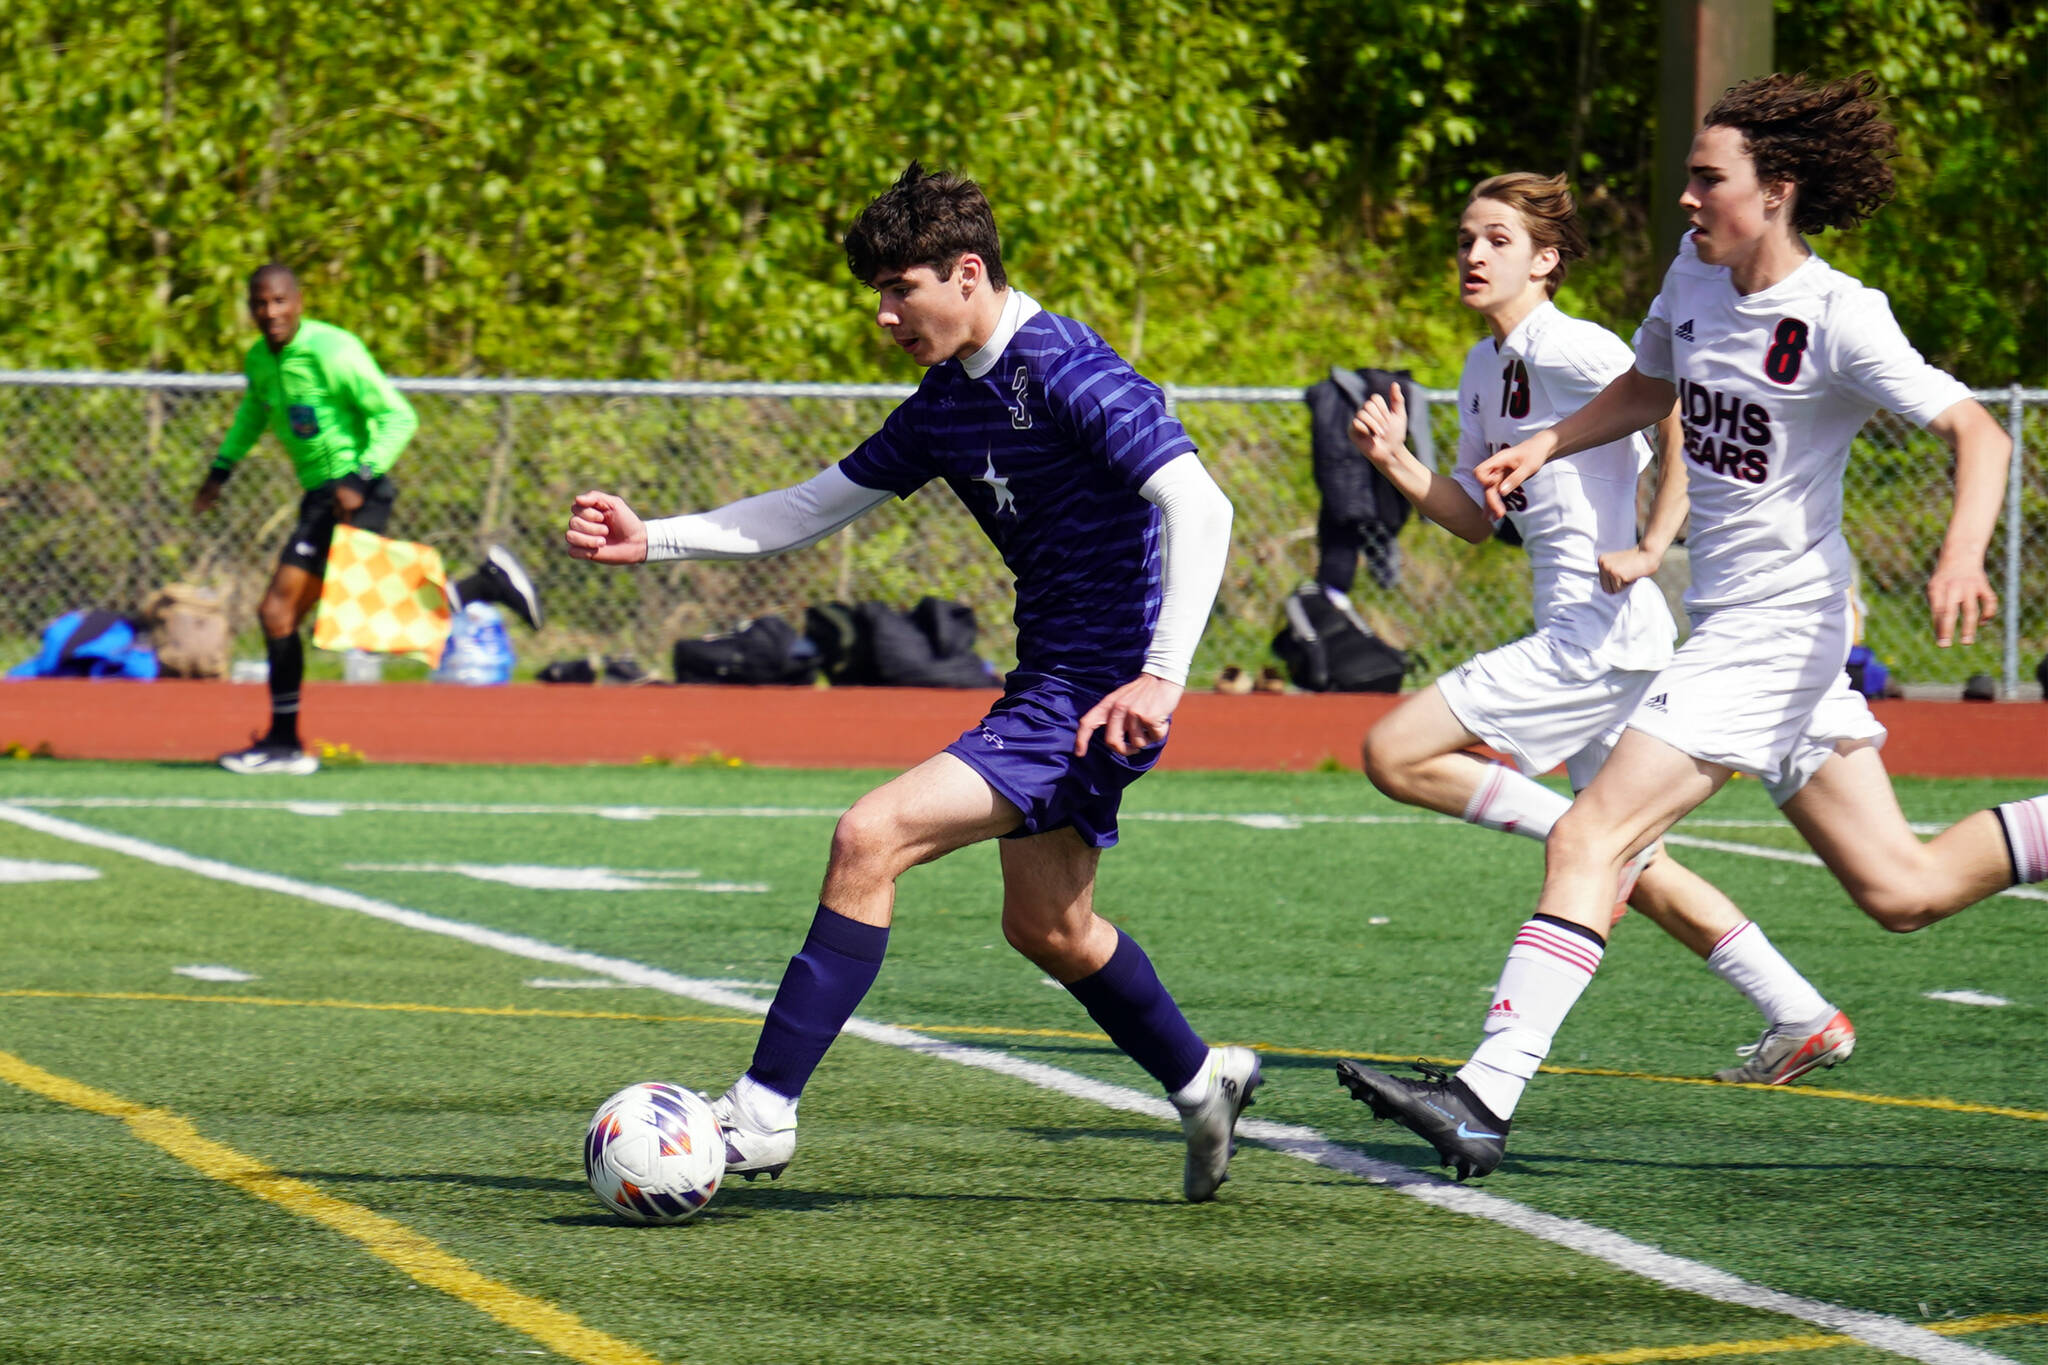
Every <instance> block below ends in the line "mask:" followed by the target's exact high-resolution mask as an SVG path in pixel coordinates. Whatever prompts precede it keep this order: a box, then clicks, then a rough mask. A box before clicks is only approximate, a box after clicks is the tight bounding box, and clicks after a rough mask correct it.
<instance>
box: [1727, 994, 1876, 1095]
mask: <svg viewBox="0 0 2048 1365" xmlns="http://www.w3.org/2000/svg"><path fill="white" fill-rule="evenodd" d="M1855 1050H1856V1026H1855V1025H1853V1024H1851V1023H1850V1022H1849V1016H1848V1015H1846V1014H1844V1013H1842V1012H1841V1011H1840V1010H1836V1011H1835V1012H1834V1013H1832V1014H1825V1015H1822V1016H1821V1017H1820V1018H1818V1019H1812V1020H1809V1021H1807V1022H1806V1023H1804V1024H1780V1025H1778V1026H1777V1027H1775V1028H1768V1029H1765V1030H1764V1032H1763V1036H1762V1037H1760V1038H1758V1039H1757V1040H1756V1041H1755V1042H1754V1043H1751V1044H1749V1045H1748V1046H1746V1047H1739V1048H1737V1049H1735V1055H1736V1056H1738V1057H1742V1058H1745V1059H1746V1060H1744V1062H1743V1063H1742V1065H1741V1066H1731V1067H1729V1068H1728V1069H1727V1070H1725V1071H1716V1072H1715V1073H1714V1079H1715V1080H1717V1081H1729V1082H1732V1083H1734V1084H1737V1085H1790V1084H1791V1083H1792V1082H1794V1081H1796V1080H1798V1079H1799V1078H1800V1077H1801V1076H1804V1075H1805V1074H1806V1073H1807V1072H1809V1071H1813V1070H1816V1069H1818V1068H1820V1067H1825V1066H1833V1065H1835V1063H1837V1062H1840V1061H1845V1060H1847V1058H1848V1056H1849V1054H1850V1053H1852V1052H1854V1051H1855Z"/></svg>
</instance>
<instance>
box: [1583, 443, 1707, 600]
mask: <svg viewBox="0 0 2048 1365" xmlns="http://www.w3.org/2000/svg"><path fill="white" fill-rule="evenodd" d="M1657 450H1658V461H1657V470H1658V483H1657V496H1656V497H1654V498H1653V499H1651V501H1650V519H1649V521H1648V522H1646V523H1645V524H1644V526H1643V538H1642V539H1641V540H1640V541H1638V542H1636V544H1635V545H1634V546H1632V547H1631V548H1629V549H1626V550H1610V551H1609V552H1608V553H1606V554H1604V555H1601V556H1600V586H1601V587H1603V588H1605V589H1606V590H1607V591H1609V592H1621V591H1623V590H1625V589H1626V588H1627V587H1628V586H1629V585H1630V584H1632V583H1634V582H1635V581H1636V580H1637V579H1640V578H1648V577H1649V576H1650V575H1652V574H1654V573H1656V572H1657V570H1658V569H1660V568H1662V567H1663V566H1664V552H1665V551H1666V550H1668V549H1670V548H1671V542H1672V541H1674V540H1676V539H1678V533H1679V531H1681V530H1682V529H1684V527H1685V518H1686V514H1687V513H1688V512H1690V511H1691V510H1692V499H1691V498H1690V497H1689V496H1687V493H1686V478H1687V474H1686V468H1685V431H1684V428H1683V427H1681V426H1680V425H1679V421H1678V410H1677V409H1676V408H1673V409H1672V410H1671V411H1670V412H1667V413H1665V414H1664V420H1663V421H1661V422H1659V423H1657Z"/></svg>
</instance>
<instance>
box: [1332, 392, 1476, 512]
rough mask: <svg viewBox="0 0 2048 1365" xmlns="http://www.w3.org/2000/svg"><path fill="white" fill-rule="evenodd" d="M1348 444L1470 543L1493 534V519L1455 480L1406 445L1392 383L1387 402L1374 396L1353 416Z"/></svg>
mask: <svg viewBox="0 0 2048 1365" xmlns="http://www.w3.org/2000/svg"><path fill="white" fill-rule="evenodd" d="M1351 444H1352V445H1354V446H1356V447H1357V448H1358V453H1359V454H1361V455H1363V456H1365V458H1366V459H1368V460H1371V461H1372V464H1373V468H1375V469H1377V470H1379V471H1380V473H1382V474H1384V475H1386V477H1387V482H1388V483H1391V484H1392V485H1394V487H1395V488H1396V489H1398V490H1400V493H1401V496H1402V497H1404V498H1406V499H1408V501H1409V502H1411V503H1413V504H1414V505H1415V510H1416V511H1418V512H1420V513H1422V515H1423V516H1425V517H1428V518H1429V519H1430V520H1431V521H1433V522H1435V523H1436V524H1437V525H1439V526H1441V527H1443V528H1444V529H1445V530H1446V531H1449V532H1451V533H1452V534H1453V535H1455V536H1458V537H1460V538H1462V539H1464V540H1469V541H1471V542H1472V543H1473V544H1475V545H1477V544H1478V543H1479V542H1481V541H1483V540H1488V539H1491V538H1492V536H1493V518H1492V517H1489V516H1487V515H1486V509H1485V508H1484V507H1481V506H1480V505H1479V504H1478V503H1476V502H1474V501H1472V497H1471V495H1470V494H1468V493H1467V492H1466V491H1465V490H1464V489H1462V488H1460V487H1459V486H1458V484H1457V482H1456V481H1455V480H1452V479H1447V478H1444V477H1443V476H1442V475H1440V474H1438V473H1437V472H1436V471H1435V470H1433V469H1431V468H1430V467H1429V466H1428V465H1426V464H1424V463H1423V462H1422V461H1421V460H1418V459H1417V458H1415V452H1413V451H1411V450H1410V449H1408V400H1407V399H1406V398H1404V397H1402V395H1401V386H1400V385H1399V384H1396V385H1394V400H1393V402H1392V403H1389V402H1388V401H1387V400H1386V399H1384V398H1381V397H1380V396H1379V395H1378V394H1373V395H1372V396H1371V397H1369V398H1367V399H1366V400H1365V402H1364V404H1362V405H1361V406H1360V407H1359V409H1358V411H1357V412H1356V413H1354V414H1353V415H1352V418H1351Z"/></svg>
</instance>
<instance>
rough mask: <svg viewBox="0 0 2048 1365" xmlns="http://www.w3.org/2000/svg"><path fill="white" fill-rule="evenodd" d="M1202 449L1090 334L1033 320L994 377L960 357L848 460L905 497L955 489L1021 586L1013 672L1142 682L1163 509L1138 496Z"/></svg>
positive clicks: (873, 482)
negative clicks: (939, 484) (933, 488)
mask: <svg viewBox="0 0 2048 1365" xmlns="http://www.w3.org/2000/svg"><path fill="white" fill-rule="evenodd" d="M1194 448H1195V443H1194V442H1193V441H1192V440H1190V439H1189V438H1188V434H1187V432H1186V431H1185V430H1184V429H1183V428H1182V427H1181V424H1180V423H1179V422H1178V421H1177V420H1175V419H1174V418H1173V417H1172V416H1171V415H1169V414H1168V413H1167V411H1166V401H1165V396H1164V395H1163V394H1162V393H1161V392H1160V391H1159V387H1158V386H1157V385H1156V384H1154V383H1152V382H1151V381H1150V380H1148V379H1146V378H1145V377H1144V376H1142V375H1140V374H1139V373H1138V372H1137V371H1136V370H1134V369H1132V368H1131V366H1130V363H1129V362H1128V361H1126V360H1125V359H1124V358H1123V357H1122V356H1120V355H1118V354H1117V353H1116V352H1115V351H1113V350H1111V349H1110V346H1109V343H1107V342H1105V341H1104V340H1103V339H1102V338H1101V337H1099V336H1097V335H1096V334H1095V333H1094V331H1093V330H1091V329H1090V328H1088V327H1086V326H1084V325H1083V324H1081V323H1078V322H1075V321H1074V320H1073V319H1071V318H1064V317H1060V316H1058V315H1057V314H1054V313H1047V312H1040V313H1037V314H1035V315H1033V316H1032V317H1031V318H1030V319H1029V320H1028V321H1026V322H1025V323H1024V324H1023V325H1022V326H1021V327H1019V328H1018V329H1017V332H1016V334H1015V335H1014V336H1012V337H1011V338H1010V342H1009V344H1008V345H1007V346H1006V347H1004V349H1003V352H1002V355H1001V356H1000V357H999V358H998V359H997V361H996V363H995V365H994V366H993V367H992V368H990V370H989V371H988V373H987V374H985V375H984V376H982V377H981V378H979V379H976V378H973V377H971V376H970V375H969V374H968V373H967V371H966V369H965V368H964V367H963V366H962V365H961V364H960V362H959V361H957V360H948V361H945V362H944V363H942V364H939V365H934V366H932V367H931V368H930V369H929V370H927V371H925V376H924V380H923V382H922V383H920V384H919V385H918V388H917V392H916V393H915V394H913V395H911V397H910V398H908V399H907V400H905V401H904V402H903V403H902V404H901V405H900V406H899V407H897V409H896V410H895V411H894V412H892V413H890V414H889V416H888V419H887V420H886V421H884V422H883V423H882V429H881V430H880V431H878V432H876V433H875V434H874V435H873V436H871V437H869V438H868V439H867V440H866V441H864V442H862V443H861V445H860V446H859V448H858V449H856V450H855V451H854V452H853V453H852V454H851V455H848V456H847V457H846V458H845V459H844V460H843V461H841V463H840V469H841V470H842V471H843V472H844V473H845V474H846V476H847V477H848V478H850V479H852V480H853V481H854V482H855V483H857V484H860V485H862V486H863V487H866V488H874V489H880V490H886V491H888V492H891V493H894V494H896V495H897V496H898V497H903V498H907V497H909V496H910V495H911V494H912V493H914V492H916V491H917V490H918V489H919V488H921V487H922V486H924V484H926V483H928V482H929V481H931V480H932V479H935V478H938V479H944V480H945V481H946V482H947V483H948V484H949V485H951V486H952V489H953V492H954V493H955V494H956V495H958V497H959V498H960V501H961V502H963V503H965V504H966V505H967V509H968V511H970V512H972V513H973V514H974V519H975V520H976V521H977V522H979V523H981V529H982V530H983V531H984V532H986V533H987V535H988V538H989V540H990V541H992V542H993V543H994V544H995V547H996V550H997V551H998V552H999V553H1000V554H1001V555H1002V557H1003V563H1004V564H1006V565H1007V566H1008V567H1009V569H1010V572H1011V573H1012V574H1014V575H1015V576H1016V580H1017V610H1016V622H1017V666H1018V668H1019V669H1021V670H1024V671H1028V672H1038V673H1050V674H1054V675H1057V676H1061V677H1066V678H1071V679H1074V680H1076V681H1085V682H1088V683H1092V684H1097V685H1101V686H1102V687H1103V690H1105V691H1107V690H1108V689H1109V688H1111V687H1115V686H1119V685H1121V684H1122V683H1125V682H1128V681H1129V680H1130V679H1132V678H1134V677H1136V676H1137V675H1138V673H1139V671H1140V670H1141V669H1142V668H1143V666H1144V662H1145V651H1146V649H1147V648H1148V647H1149V646H1150V645H1151V642H1152V630H1153V627H1154V626H1155V625H1156V624H1157V623H1158V619H1159V599H1160V587H1159V583H1160V571H1159V530H1160V518H1159V509H1158V508H1156V507H1154V506H1153V505H1152V504H1151V503H1149V502H1147V501H1145V499H1144V498H1143V497H1141V496H1140V495H1139V492H1138V490H1139V489H1140V488H1141V487H1143V486H1144V484H1145V481H1146V480H1147V479H1149V478H1151V477H1152V475H1153V474H1155V473H1157V472H1158V471H1159V469H1160V468H1161V467H1162V466H1164V465H1165V464H1166V463H1167V462H1168V461H1169V460H1172V459H1173V458H1174V457H1175V456H1177V455H1182V454H1185V453H1187V452H1189V451H1192V450H1193V449H1194Z"/></svg>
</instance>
